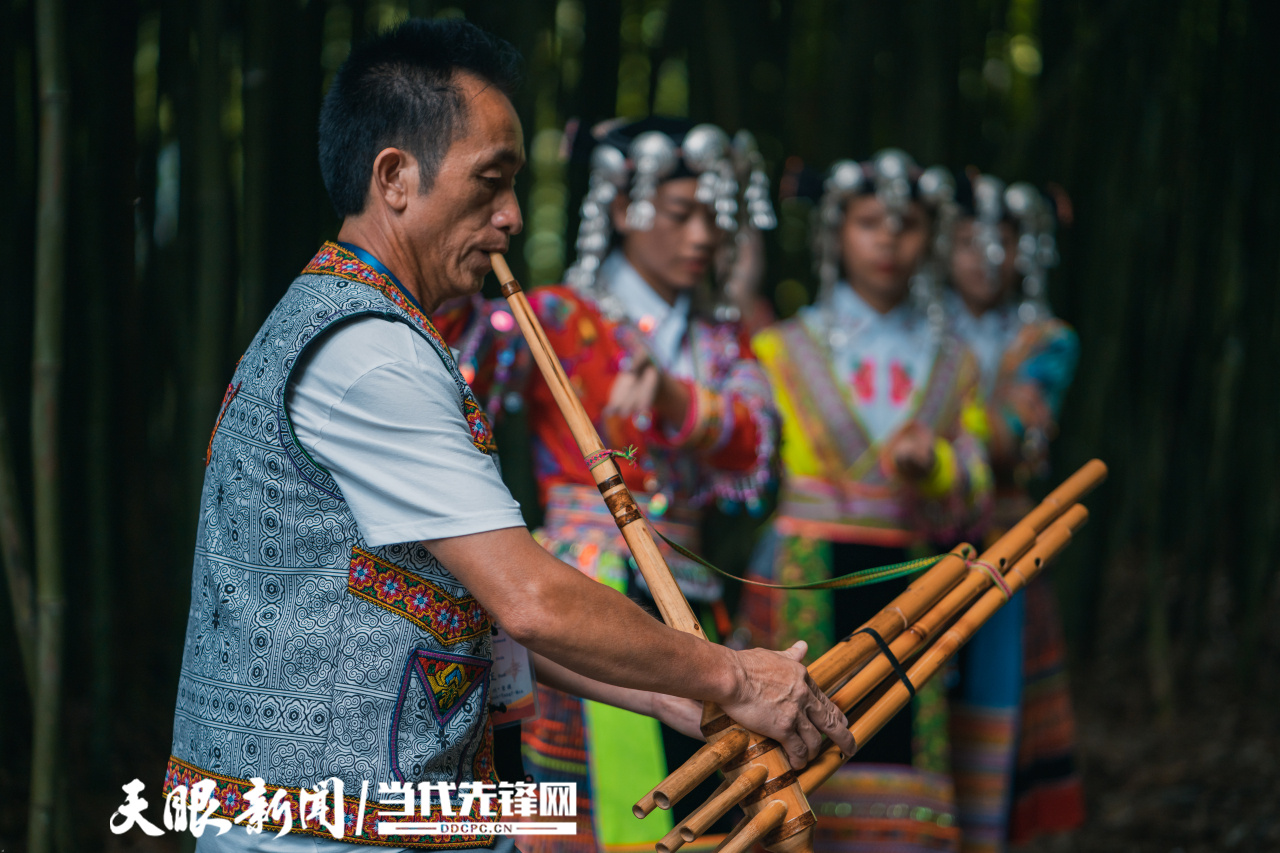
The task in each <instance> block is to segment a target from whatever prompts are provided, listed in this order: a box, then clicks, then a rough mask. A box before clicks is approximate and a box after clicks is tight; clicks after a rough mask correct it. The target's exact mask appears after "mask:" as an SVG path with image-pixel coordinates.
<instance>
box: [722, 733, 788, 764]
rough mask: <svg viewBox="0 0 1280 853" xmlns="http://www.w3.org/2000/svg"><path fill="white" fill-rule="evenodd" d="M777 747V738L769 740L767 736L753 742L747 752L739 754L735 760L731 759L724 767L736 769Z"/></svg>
mask: <svg viewBox="0 0 1280 853" xmlns="http://www.w3.org/2000/svg"><path fill="white" fill-rule="evenodd" d="M777 748H778V742H777V741H776V740H769V739H768V738H765V739H764V740H762V741H760V742H759V743H753V744H751V746H749V747H747V750H746V752H744V753H742V754H741V755H739V756H738V757H737V758H735V759H734V760H733V761H730V762H729V763H727V764H725V766H724V769H725V770H734V769H736V768H738V767H741V766H742V765H744V764H746V763H747V762H748V761H751V760H753V759H756V758H759V757H760V756H762V755H764V754H765V753H766V752H772V751H773V750H775V749H777Z"/></svg>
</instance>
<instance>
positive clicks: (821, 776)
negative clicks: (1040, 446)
mask: <svg viewBox="0 0 1280 853" xmlns="http://www.w3.org/2000/svg"><path fill="white" fill-rule="evenodd" d="M1088 517H1089V511H1088V510H1086V509H1085V508H1084V507H1082V506H1078V505H1077V506H1072V507H1070V508H1069V509H1067V511H1066V512H1065V513H1063V514H1062V518H1061V519H1059V520H1058V521H1055V522H1054V523H1053V524H1051V525H1049V527H1048V528H1047V529H1046V530H1045V532H1044V534H1043V535H1041V536H1040V537H1039V539H1038V540H1037V542H1036V544H1035V546H1034V547H1033V548H1032V549H1031V551H1030V552H1028V553H1027V554H1026V555H1025V556H1024V557H1023V558H1022V559H1020V560H1019V561H1018V562H1017V563H1015V564H1014V565H1013V566H1012V567H1011V568H1010V569H1009V571H1008V572H1007V573H1006V574H1005V583H1006V584H1008V586H1009V590H1010V592H1011V593H1016V592H1017V591H1019V590H1021V589H1022V588H1023V587H1025V586H1026V585H1027V582H1028V581H1030V580H1031V579H1032V578H1034V577H1035V576H1036V575H1037V574H1039V573H1040V571H1041V570H1042V569H1043V568H1044V566H1045V565H1046V564H1047V563H1048V562H1049V561H1050V560H1052V559H1053V558H1054V557H1056V556H1057V555H1058V554H1059V553H1060V552H1061V551H1062V550H1063V549H1064V548H1066V546H1067V545H1068V544H1069V543H1070V541H1071V537H1072V534H1073V533H1075V532H1076V531H1077V530H1079V529H1080V527H1082V526H1083V525H1084V523H1085V521H1086V520H1087V519H1088ZM1007 600H1008V599H1006V598H1005V595H1004V592H1003V591H1002V590H1000V589H995V588H993V589H989V590H987V592H986V593H985V594H984V595H983V596H982V597H981V598H979V599H978V601H977V602H975V603H974V604H973V606H971V607H970V608H969V609H968V610H966V611H965V612H964V613H963V614H961V615H960V617H959V619H957V620H956V622H955V624H953V625H952V626H951V627H950V628H949V629H948V630H947V632H946V633H945V634H943V635H942V636H941V637H939V638H938V640H937V641H936V642H935V643H934V644H933V645H932V646H931V647H930V648H929V649H928V650H926V651H925V652H924V653H923V654H922V655H921V656H920V659H919V660H918V661H916V663H915V664H913V665H912V666H911V667H910V669H908V670H907V677H908V678H910V679H911V682H912V684H915V685H920V684H924V683H925V682H926V681H928V680H929V679H930V678H932V677H933V676H934V675H936V674H937V672H938V670H940V669H941V668H942V666H943V665H944V664H945V663H946V662H947V661H948V660H949V659H950V658H951V657H952V656H953V655H954V654H955V653H956V651H957V650H958V649H959V648H960V646H962V645H963V644H964V643H965V642H967V641H968V640H969V639H970V638H971V637H972V636H973V634H974V632H975V631H977V630H978V628H980V627H981V626H982V624H983V623H985V622H986V621H987V620H988V619H990V618H991V615H992V614H993V613H995V612H996V611H997V610H999V609H1000V608H1001V607H1002V606H1003V605H1004V603H1005V602H1006V601H1007ZM910 700H911V694H910V693H909V692H908V691H907V688H906V685H904V684H902V683H901V682H895V683H894V684H893V685H892V686H891V687H890V688H889V689H888V690H887V691H886V692H885V695H884V696H882V697H880V699H879V700H877V701H876V703H875V704H874V705H872V706H871V708H869V709H868V710H867V712H866V713H864V714H863V715H862V716H860V717H859V718H858V719H857V720H855V721H854V722H853V724H852V725H850V726H849V731H850V733H851V734H853V736H854V738H855V739H856V740H857V742H858V743H859V744H863V743H866V742H867V741H868V740H870V739H871V737H872V736H873V735H875V734H876V732H878V731H880V729H881V728H882V727H883V726H884V724H885V723H887V722H888V721H889V720H890V719H891V718H892V717H893V715H894V714H896V713H898V711H900V710H902V709H903V708H904V707H906V705H907V703H908V702H909V701H910ZM846 760H847V759H846V758H845V757H844V756H843V755H842V754H841V753H840V750H839V749H838V748H837V747H835V746H834V745H833V746H830V747H828V748H827V749H826V750H824V751H823V752H822V754H821V755H819V756H818V757H817V758H816V759H814V760H813V761H812V762H810V763H809V766H808V767H806V768H805V769H804V770H803V771H802V772H801V773H800V785H801V787H802V788H804V790H805V792H806V793H810V792H812V791H814V790H816V789H817V788H818V787H819V786H820V785H822V783H823V782H825V781H827V779H829V778H831V775H832V774H833V773H835V772H836V770H837V769H839V768H840V766H841V765H843V764H844V762H845V761H846Z"/></svg>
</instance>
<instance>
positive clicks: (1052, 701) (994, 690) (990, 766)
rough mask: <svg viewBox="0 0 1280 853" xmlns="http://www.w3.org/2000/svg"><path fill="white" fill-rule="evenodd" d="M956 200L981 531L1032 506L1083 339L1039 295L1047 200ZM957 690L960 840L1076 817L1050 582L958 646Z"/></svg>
mask: <svg viewBox="0 0 1280 853" xmlns="http://www.w3.org/2000/svg"><path fill="white" fill-rule="evenodd" d="M957 201H958V202H959V204H960V208H961V210H962V211H963V218H962V220H961V221H960V222H959V223H958V224H957V227H956V235H955V241H954V251H953V253H952V256H951V285H952V289H951V290H950V291H949V292H948V293H947V294H946V297H945V299H946V306H947V310H948V315H949V320H950V323H951V325H952V328H953V329H954V330H955V332H956V334H957V335H959V336H960V337H961V338H962V339H963V340H964V341H965V343H966V344H968V346H969V347H970V349H971V350H972V351H973V353H974V354H975V356H976V357H977V359H978V365H979V368H980V370H981V374H982V380H981V389H982V397H983V401H984V406H985V408H986V410H987V426H988V433H987V435H986V436H985V438H986V441H987V445H988V448H989V450H990V456H991V466H992V469H993V472H994V475H995V482H996V495H995V511H994V515H993V520H992V521H993V524H992V528H991V530H990V531H989V532H988V534H987V538H988V539H991V538H995V537H996V536H998V535H999V534H1001V533H1003V532H1004V531H1005V530H1007V529H1008V528H1009V527H1010V526H1012V525H1013V524H1014V523H1016V522H1017V520H1018V519H1020V518H1021V517H1022V516H1023V515H1025V514H1026V512H1027V511H1029V510H1030V509H1031V508H1032V503H1033V502H1032V500H1031V498H1030V497H1029V495H1028V494H1027V489H1026V487H1027V484H1028V482H1029V481H1031V480H1032V479H1034V478H1037V477H1042V476H1043V475H1044V474H1046V473H1047V467H1048V446H1049V441H1050V439H1052V438H1053V436H1054V434H1055V433H1056V431H1057V419H1058V413H1059V411H1060V409H1061V406H1062V398H1063V396H1064V395H1065V394H1066V391H1067V386H1068V385H1070V384H1071V378H1072V376H1073V375H1074V373H1075V367H1076V358H1077V354H1078V351H1079V346H1078V344H1077V341H1076V335H1075V332H1073V331H1072V330H1071V327H1069V326H1068V325H1067V324H1066V323H1063V322H1062V321H1061V320H1058V319H1057V318H1055V317H1054V316H1053V314H1052V312H1051V311H1050V310H1049V305H1048V303H1047V301H1046V299H1045V294H1046V285H1047V281H1046V273H1047V271H1048V269H1049V268H1050V267H1051V266H1053V265H1054V264H1055V263H1056V262H1057V251H1056V248H1055V244H1054V237H1053V230H1054V222H1055V217H1054V208H1053V205H1052V204H1051V203H1050V202H1049V201H1048V200H1047V199H1046V198H1045V197H1044V196H1042V195H1041V194H1040V192H1039V191H1037V190H1036V189H1035V188H1034V187H1032V186H1030V185H1029V184H1025V183H1018V184H1013V185H1012V186H1009V187H1008V188H1006V187H1005V185H1004V183H1003V182H1002V181H1001V180H999V179H998V178H995V177H992V176H991V175H982V174H976V173H973V174H970V175H968V176H967V177H966V178H965V179H963V180H962V181H961V183H960V186H959V188H958V192H957ZM957 693H958V696H956V697H955V699H956V700H957V701H954V702H953V705H952V719H951V722H952V746H953V757H954V762H955V774H956V796H957V801H958V804H959V810H960V824H961V827H962V829H963V831H964V849H965V850H966V851H998V850H1003V849H1004V846H1005V843H1006V841H1007V840H1008V839H1009V838H1010V837H1012V840H1014V841H1018V840H1027V839H1029V838H1030V837H1032V836H1034V835H1035V834H1037V833H1040V832H1052V831H1061V830H1065V829H1071V828H1074V827H1075V826H1078V825H1079V824H1080V822H1081V821H1082V820H1083V817H1084V800H1083V795H1082V791H1081V785H1080V778H1079V775H1078V774H1077V773H1076V771H1075V767H1074V762H1073V757H1072V751H1073V744H1074V738H1075V735H1074V720H1073V717H1072V714H1071V703H1070V697H1069V695H1068V692H1067V684H1066V671H1065V660H1064V647H1063V641H1062V630H1061V625H1060V621H1059V618H1058V614H1057V610H1056V606H1055V601H1054V596H1053V593H1052V587H1051V586H1050V584H1049V582H1048V581H1047V580H1045V579H1039V580H1037V581H1035V582H1033V583H1032V584H1031V585H1030V586H1029V587H1028V588H1027V590H1026V592H1025V594H1024V595H1020V596H1016V597H1015V598H1014V599H1013V600H1012V601H1011V602H1010V603H1009V604H1008V605H1006V606H1005V607H1004V608H1002V609H1001V610H1000V611H999V612H998V613H997V614H996V615H995V617H993V618H992V619H991V621H990V622H988V623H987V624H986V625H984V626H983V628H982V630H981V631H979V632H978V634H977V635H976V636H975V637H974V638H973V640H971V641H970V642H969V644H968V645H967V646H966V647H965V649H964V650H963V652H962V657H961V678H960V683H959V686H958V689H957ZM1015 759H1016V768H1017V772H1016V781H1015V772H1014V771H1015ZM1011 811H1012V813H1011ZM1011 818H1012V826H1011V825H1010V820H1011Z"/></svg>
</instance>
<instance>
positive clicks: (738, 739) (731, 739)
mask: <svg viewBox="0 0 1280 853" xmlns="http://www.w3.org/2000/svg"><path fill="white" fill-rule="evenodd" d="M750 739H751V736H750V734H748V733H747V730H746V729H744V728H742V727H740V726H734V727H733V728H732V729H730V730H728V731H727V732H726V733H725V735H724V737H722V738H720V739H719V740H716V741H715V742H714V743H708V744H706V745H705V746H702V747H700V748H699V749H698V751H697V752H695V753H694V754H693V756H692V757H691V758H690V759H689V760H688V761H686V762H685V763H684V764H682V765H681V766H680V768H679V770H685V768H689V772H688V773H685V774H683V776H682V777H681V778H679V779H676V781H675V782H674V783H673V782H672V779H673V777H675V774H672V775H671V776H668V777H667V778H666V779H664V780H662V782H660V783H658V786H657V787H656V788H654V789H653V790H652V791H650V792H649V793H648V794H645V796H644V799H642V800H641V801H640V802H638V803H636V804H635V806H633V807H632V809H631V811H632V813H633V814H635V816H636V817H638V818H643V817H647V816H648V815H649V813H650V812H652V811H653V810H654V807H657V808H663V809H669V808H671V806H672V805H673V804H674V803H678V802H679V801H680V800H681V799H682V798H683V797H684V795H685V794H687V793H689V791H691V790H692V789H693V788H695V787H697V786H698V784H699V783H700V782H701V781H702V780H703V779H706V778H707V777H709V776H710V775H711V774H712V773H714V772H716V771H717V770H719V769H720V768H721V767H724V766H725V765H726V764H728V763H729V762H730V761H732V760H733V759H735V758H737V757H738V756H739V755H740V754H741V753H742V751H743V750H745V749H746V748H747V742H748V741H749V740H750ZM686 777H688V778H694V777H696V780H695V781H694V782H693V784H692V785H690V786H689V787H688V788H685V787H684V786H683V785H682V784H681V783H682V782H683V781H684V779H685V778H686ZM668 783H671V784H668Z"/></svg>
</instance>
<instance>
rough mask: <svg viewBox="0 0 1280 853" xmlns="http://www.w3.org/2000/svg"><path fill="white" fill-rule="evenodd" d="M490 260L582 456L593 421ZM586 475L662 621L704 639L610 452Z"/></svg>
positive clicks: (598, 445) (507, 276) (598, 444)
mask: <svg viewBox="0 0 1280 853" xmlns="http://www.w3.org/2000/svg"><path fill="white" fill-rule="evenodd" d="M489 260H490V262H491V263H492V264H493V272H494V275H496V276H497V278H498V283H499V284H500V285H502V295H503V296H505V297H506V298H507V303H508V304H509V305H510V306H511V313H512V315H513V316H514V317H515V319H516V322H517V323H518V324H519V325H520V331H521V332H522V333H523V334H524V337H525V340H526V341H528V343H529V350H530V352H532V353H533V359H534V361H535V362H537V364H538V369H539V370H540V371H541V372H542V376H543V378H544V379H546V381H547V387H548V388H550V389H551V396H552V397H554V398H555V401H556V405H557V406H558V407H559V408H560V411H561V413H562V414H563V415H564V418H565V420H566V421H567V422H568V424H569V431H570V432H571V433H573V438H574V441H576V442H577V443H578V449H579V450H581V451H582V455H583V456H584V457H586V456H589V455H591V454H593V453H599V452H601V451H603V450H604V449H605V446H604V442H603V441H601V440H600V434H599V433H597V432H596V428H595V424H593V423H592V422H591V418H590V417H588V416H587V411H586V409H584V408H583V406H582V401H581V400H579V399H578V395H577V394H576V393H574V390H573V386H571V385H570V384H569V377H568V376H566V375H565V372H564V368H563V367H562V366H561V365H560V359H559V358H557V357H556V354H555V350H554V349H553V348H552V346H551V342H550V341H548V340H547V335H546V333H545V332H544V331H543V330H542V324H541V323H540V322H538V317H537V315H536V314H534V313H533V308H532V306H530V305H529V299H528V297H526V296H525V295H524V290H523V289H521V287H520V283H519V282H518V281H516V279H515V276H513V275H512V274H511V268H510V267H509V266H507V261H506V259H505V258H504V257H502V255H500V254H498V253H497V252H494V253H492V254H490V255H489ZM591 476H592V477H593V478H594V479H595V481H596V485H597V486H598V487H599V489H600V494H601V496H602V497H603V498H604V502H605V504H606V505H607V506H608V507H609V511H610V512H611V513H612V514H613V520H614V522H615V523H616V524H617V525H618V530H620V531H621V532H622V538H623V539H624V540H626V543H627V547H628V548H630V549H631V554H632V556H633V557H635V561H636V566H637V567H638V568H639V569H640V573H641V574H642V575H644V580H645V583H646V584H648V586H649V592H650V594H651V595H652V596H653V601H654V603H655V604H656V605H657V606H658V612H660V613H661V614H662V618H663V620H664V621H665V622H666V623H667V624H668V625H670V626H671V627H672V628H675V629H676V630H677V631H683V632H684V633H686V634H693V635H695V636H698V637H702V638H703V639H706V634H705V633H703V631H702V625H700V624H699V623H698V619H697V617H695V616H694V615H693V609H692V608H690V607H689V602H688V601H686V600H685V597H684V593H683V592H681V590H680V587H679V585H678V584H676V580H675V578H674V577H672V575H671V570H670V569H668V568H667V562H666V560H664V559H663V557H662V553H661V552H660V551H659V550H658V546H657V544H656V543H655V542H654V540H653V533H652V531H650V530H649V525H648V523H647V522H646V521H645V520H644V517H643V516H642V515H641V514H640V508H639V507H638V506H636V501H635V498H633V497H632V496H631V491H630V490H629V489H628V488H627V487H626V485H625V484H624V483H623V481H622V472H621V471H619V470H618V466H617V464H616V463H615V462H614V461H613V459H612V458H611V457H610V458H606V459H605V460H604V461H602V462H600V463H599V464H597V465H596V466H595V467H593V468H592V469H591Z"/></svg>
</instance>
